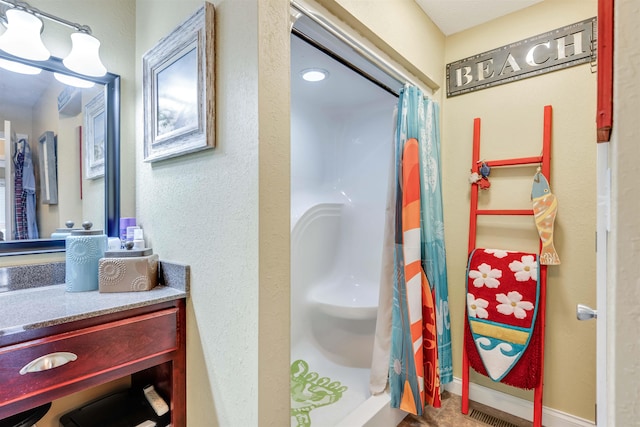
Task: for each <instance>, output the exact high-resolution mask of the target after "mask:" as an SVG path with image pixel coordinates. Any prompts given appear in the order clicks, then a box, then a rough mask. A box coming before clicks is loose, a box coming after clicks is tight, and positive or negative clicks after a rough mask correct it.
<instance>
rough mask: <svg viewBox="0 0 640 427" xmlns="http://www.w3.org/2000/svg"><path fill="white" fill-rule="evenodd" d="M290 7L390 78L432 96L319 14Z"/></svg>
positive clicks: (295, 5) (294, 3)
mask: <svg viewBox="0 0 640 427" xmlns="http://www.w3.org/2000/svg"><path fill="white" fill-rule="evenodd" d="M290 5H291V7H292V8H294V9H295V10H297V11H298V12H300V13H301V14H303V15H305V16H306V17H307V18H309V19H311V20H312V21H313V22H315V23H316V24H318V25H319V26H320V27H322V28H323V29H324V30H325V31H327V32H329V33H330V34H331V35H333V36H334V37H336V38H338V39H339V40H340V41H342V42H343V43H345V44H346V45H347V46H349V47H350V48H351V49H353V50H354V51H355V52H356V53H358V54H359V55H360V56H362V57H363V58H365V59H366V60H367V61H369V62H371V63H372V64H374V65H375V66H376V67H378V68H379V69H380V70H382V71H383V72H385V73H386V74H387V75H389V76H390V77H393V78H394V79H396V80H398V81H399V82H403V83H405V84H406V83H409V84H411V85H413V86H416V87H418V88H420V89H421V90H422V91H423V93H424V94H425V95H433V90H432V89H431V88H427V89H426V90H425V87H424V85H422V84H419V83H416V82H415V81H414V80H413V79H412V78H410V77H408V76H407V75H406V74H405V73H403V72H402V71H400V70H398V69H397V68H396V67H395V66H394V65H392V64H391V63H390V62H389V61H387V60H386V59H384V58H382V57H381V56H380V55H378V54H377V53H375V52H373V51H372V50H371V49H369V48H368V47H367V46H365V45H363V44H362V43H360V42H359V41H358V40H356V39H354V38H353V37H351V36H350V35H348V34H347V33H345V32H344V31H343V30H342V29H340V28H339V27H337V26H336V25H335V24H333V23H332V22H330V21H328V20H327V19H326V18H324V17H323V16H321V15H320V14H318V13H316V12H314V11H312V10H310V9H308V8H307V7H305V6H303V5H301V4H300V3H299V2H298V1H296V0H290Z"/></svg>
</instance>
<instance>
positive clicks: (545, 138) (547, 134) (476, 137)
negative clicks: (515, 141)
mask: <svg viewBox="0 0 640 427" xmlns="http://www.w3.org/2000/svg"><path fill="white" fill-rule="evenodd" d="M552 111H553V110H552V108H551V105H547V106H545V107H544V126H543V135H542V155H541V156H536V157H521V158H515V159H503V160H482V162H484V163H485V164H487V166H489V167H491V168H494V167H501V166H520V165H537V164H539V165H540V166H541V168H542V173H543V174H544V176H545V177H546V178H547V180H548V181H549V182H551V176H550V175H551V117H552ZM480 166H481V160H480V119H479V118H476V119H474V121H473V155H472V159H471V170H472V171H473V172H478V174H479V172H480V171H479V168H480ZM480 215H531V216H533V210H532V209H478V185H476V184H474V185H472V186H471V209H470V215H469V255H471V252H472V251H473V250H474V249H475V248H476V231H477V226H478V216H480ZM540 245H541V247H542V242H541V243H540ZM546 299H547V266H546V265H540V305H539V307H538V316H540V323H539V325H538V326H539V327H540V328H542V329H541V331H540V339H541V353H542V355H541V360H540V381H539V383H538V385H537V386H536V387H535V389H534V400H533V425H534V427H542V386H543V383H544V335H545V333H544V330H545V314H546V309H547V307H546V306H547V304H546ZM464 341H466V340H463V342H464ZM462 413H463V414H468V413H469V359H468V357H467V349H466V345H465V344H463V350H462Z"/></svg>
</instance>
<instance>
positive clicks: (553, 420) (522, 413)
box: [444, 378, 595, 427]
mask: <svg viewBox="0 0 640 427" xmlns="http://www.w3.org/2000/svg"><path fill="white" fill-rule="evenodd" d="M444 388H445V390H447V391H449V392H451V393H454V394H457V395H462V380H461V379H460V378H454V379H453V382H451V383H449V384H446V385H445V387H444ZM469 399H471V400H473V401H474V402H478V403H481V404H483V405H487V406H489V407H491V408H495V409H499V410H500V411H503V412H506V413H508V414H511V415H515V416H517V417H519V418H523V419H525V420H529V421H533V402H530V401H528V400H525V399H520V398H519V397H515V396H511V395H509V394H506V393H502V392H500V391H496V390H492V389H490V388H487V387H483V386H481V385H477V384H473V383H470V384H469ZM542 424H543V425H544V426H545V427H594V426H595V424H594V423H593V422H592V421H589V420H585V419H584V418H580V417H576V416H575V415H571V414H567V413H565V412H561V411H558V410H556V409H553V408H548V407H546V406H544V407H543V408H542Z"/></svg>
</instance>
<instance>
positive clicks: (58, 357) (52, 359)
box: [20, 351, 78, 375]
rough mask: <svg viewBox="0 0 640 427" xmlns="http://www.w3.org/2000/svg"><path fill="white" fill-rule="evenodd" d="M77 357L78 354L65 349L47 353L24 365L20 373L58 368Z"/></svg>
mask: <svg viewBox="0 0 640 427" xmlns="http://www.w3.org/2000/svg"><path fill="white" fill-rule="evenodd" d="M77 358H78V356H76V355H75V354H73V353H68V352H64V351H61V352H57V353H50V354H45V355H44V356H40V357H38V358H37V359H34V360H32V361H31V362H29V363H27V364H26V365H24V367H23V368H22V369H20V375H24V374H28V373H29V372H40V371H46V370H48V369H53V368H57V367H58V366H62V365H65V364H67V363H69V362H73V361H74V360H76V359H77Z"/></svg>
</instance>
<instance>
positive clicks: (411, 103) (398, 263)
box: [389, 85, 453, 414]
mask: <svg viewBox="0 0 640 427" xmlns="http://www.w3.org/2000/svg"><path fill="white" fill-rule="evenodd" d="M438 122H439V106H438V104H437V103H435V102H433V101H432V100H430V99H428V98H426V97H425V96H424V95H423V93H422V91H420V89H418V88H416V87H413V86H408V85H407V86H405V87H404V88H403V89H402V91H401V93H400V99H399V103H398V113H397V125H396V135H395V150H394V152H395V160H396V161H395V165H396V166H395V176H396V179H400V177H401V163H402V156H403V149H404V147H405V144H406V142H407V141H408V140H410V139H412V138H415V139H417V140H418V146H419V179H420V217H421V218H420V223H421V225H420V228H421V229H420V240H421V242H420V243H421V257H422V258H421V261H422V268H423V270H424V273H425V274H426V277H427V280H428V283H429V287H430V290H431V295H432V296H433V302H432V303H433V305H435V311H436V316H435V317H436V318H435V323H436V329H437V355H438V357H437V359H438V360H437V361H436V363H435V369H436V371H439V383H438V379H437V377H438V374H437V373H436V374H435V375H434V374H433V372H432V373H431V374H430V373H429V369H427V368H426V366H425V369H424V377H423V378H414V377H415V376H416V375H418V374H417V373H418V372H423V369H420V368H418V367H417V366H416V364H419V363H425V364H427V363H429V361H428V360H427V359H426V357H427V356H426V352H425V360H424V362H423V361H421V360H414V358H413V353H414V351H415V342H413V341H412V339H411V333H410V331H409V330H408V329H409V328H408V325H409V322H408V311H409V306H411V305H413V304H421V305H422V307H423V312H424V313H425V315H428V307H426V304H425V302H424V301H421V302H420V301H418V302H412V301H408V300H407V292H406V284H405V282H404V281H405V277H404V274H403V271H402V265H403V263H404V262H403V259H402V242H403V236H402V225H401V224H400V221H401V218H402V213H401V205H402V203H401V202H400V200H401V199H402V186H401V185H400V182H399V181H398V182H397V185H396V186H395V190H396V194H395V200H396V209H395V218H396V220H395V222H396V225H395V239H394V240H395V254H394V260H395V262H394V263H395V268H394V274H393V282H394V283H393V286H394V291H393V296H394V298H393V309H392V322H391V323H392V326H391V357H390V369H389V384H390V388H391V402H392V406H394V407H401V408H403V409H405V408H406V407H407V405H406V403H404V402H407V401H409V400H410V401H414V402H415V408H416V411H417V413H418V414H420V413H421V412H422V407H421V406H423V405H424V403H425V402H424V401H423V402H421V401H420V396H421V395H423V394H424V389H425V388H427V389H428V388H429V387H428V384H426V383H427V382H428V381H435V382H436V384H435V387H436V389H439V384H446V383H449V382H451V381H452V380H453V368H452V357H451V333H450V328H451V324H450V321H449V307H448V287H447V269H446V255H445V246H444V222H443V209H442V187H441V183H442V182H441V181H442V180H441V171H440V131H439V125H438ZM425 310H426V311H425ZM427 327H428V325H427V322H426V320H425V333H427V331H426V328H427ZM425 342H426V341H425ZM425 350H427V349H426V347H425ZM422 381H424V382H425V384H423V385H421V382H422ZM431 386H433V384H431ZM427 403H429V400H428V397H427ZM432 403H433V402H432ZM411 406H413V405H411ZM405 410H406V409H405ZM410 412H413V411H410Z"/></svg>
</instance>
